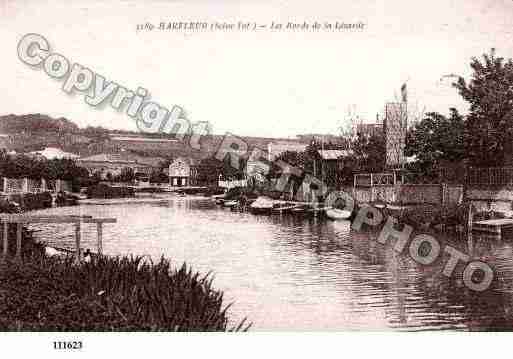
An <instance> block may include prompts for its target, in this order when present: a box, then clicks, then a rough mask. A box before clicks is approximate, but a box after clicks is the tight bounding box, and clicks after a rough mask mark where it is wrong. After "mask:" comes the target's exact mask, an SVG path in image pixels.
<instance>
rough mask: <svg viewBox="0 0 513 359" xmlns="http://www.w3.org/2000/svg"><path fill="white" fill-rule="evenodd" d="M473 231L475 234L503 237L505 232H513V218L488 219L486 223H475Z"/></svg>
mask: <svg viewBox="0 0 513 359" xmlns="http://www.w3.org/2000/svg"><path fill="white" fill-rule="evenodd" d="M472 230H473V231H474V232H481V233H487V234H493V235H497V236H502V235H503V234H504V232H505V231H512V230H513V219H512V218H500V219H488V220H485V221H478V222H474V223H473V227H472Z"/></svg>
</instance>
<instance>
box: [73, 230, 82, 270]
mask: <svg viewBox="0 0 513 359" xmlns="http://www.w3.org/2000/svg"><path fill="white" fill-rule="evenodd" d="M80 235H81V233H80V220H79V221H78V222H76V223H75V263H80V259H81V258H82V253H81V251H80Z"/></svg>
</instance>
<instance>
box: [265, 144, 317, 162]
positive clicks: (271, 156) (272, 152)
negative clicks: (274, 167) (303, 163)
mask: <svg viewBox="0 0 513 359" xmlns="http://www.w3.org/2000/svg"><path fill="white" fill-rule="evenodd" d="M307 146H308V144H306V143H300V142H293V141H290V142H288V141H287V142H285V141H279V142H270V143H269V144H268V145H267V156H268V158H267V160H268V161H269V162H272V161H274V160H275V159H276V157H278V156H279V155H281V154H282V153H284V152H287V151H291V152H303V151H305V150H306V147H307Z"/></svg>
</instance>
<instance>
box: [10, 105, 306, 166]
mask: <svg viewBox="0 0 513 359" xmlns="http://www.w3.org/2000/svg"><path fill="white" fill-rule="evenodd" d="M223 138H224V136H222V135H209V136H204V137H203V138H202V139H201V146H202V150H201V151H198V150H195V149H192V148H190V147H188V146H186V145H185V144H184V142H182V141H178V140H176V139H174V138H173V137H171V136H169V135H166V134H141V133H138V132H131V131H122V130H107V129H104V128H101V127H91V126H89V127H87V128H79V127H78V126H77V125H76V124H75V123H73V122H72V121H70V120H67V119H65V118H58V119H54V118H51V117H49V116H47V115H42V114H29V115H6V116H0V147H2V148H6V149H8V150H14V151H16V152H18V153H22V152H30V151H36V150H42V149H43V148H45V147H59V148H61V149H63V150H64V151H66V152H72V153H76V154H78V155H80V156H89V155H94V154H98V153H103V152H118V151H121V150H128V151H132V152H135V153H138V154H140V155H146V156H152V157H164V158H170V157H177V156H185V157H191V158H195V159H201V158H205V157H208V156H212V155H213V154H214V153H215V151H216V149H217V148H218V147H219V146H220V144H221V143H222V141H223ZM242 139H244V140H245V141H246V143H247V144H248V145H249V146H250V147H254V146H255V147H258V148H260V149H262V150H266V149H267V144H268V143H270V142H276V141H280V142H298V140H297V139H285V138H263V137H247V136H246V137H242Z"/></svg>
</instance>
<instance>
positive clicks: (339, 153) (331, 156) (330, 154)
mask: <svg viewBox="0 0 513 359" xmlns="http://www.w3.org/2000/svg"><path fill="white" fill-rule="evenodd" d="M352 154H353V151H350V150H319V155H320V156H321V158H322V159H324V160H336V159H339V158H341V157H347V156H349V155H352Z"/></svg>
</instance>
